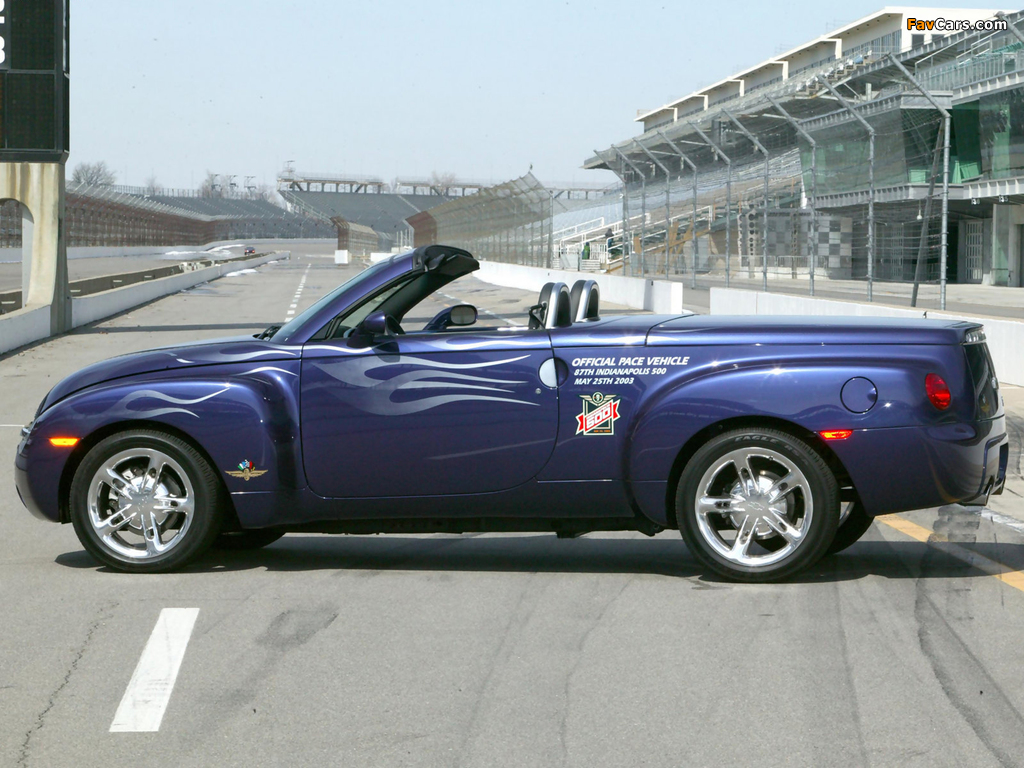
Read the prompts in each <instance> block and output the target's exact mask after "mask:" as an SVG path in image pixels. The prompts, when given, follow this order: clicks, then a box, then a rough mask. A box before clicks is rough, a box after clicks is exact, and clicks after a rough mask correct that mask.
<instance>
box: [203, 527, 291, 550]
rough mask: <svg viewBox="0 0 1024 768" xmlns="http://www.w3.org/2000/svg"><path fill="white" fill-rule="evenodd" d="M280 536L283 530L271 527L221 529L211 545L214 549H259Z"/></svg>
mask: <svg viewBox="0 0 1024 768" xmlns="http://www.w3.org/2000/svg"><path fill="white" fill-rule="evenodd" d="M282 536H284V531H276V530H274V529H273V528H257V529H253V530H251V531H222V532H221V533H220V535H218V536H217V538H216V539H214V540H213V546H214V548H215V549H227V550H233V551H245V550H249V549H261V548H263V547H266V546H269V545H270V544H273V543H274V542H275V541H277V540H278V539H280V538H281V537H282Z"/></svg>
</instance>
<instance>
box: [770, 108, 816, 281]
mask: <svg viewBox="0 0 1024 768" xmlns="http://www.w3.org/2000/svg"><path fill="white" fill-rule="evenodd" d="M766 98H767V99H768V101H770V102H771V103H772V106H773V107H775V109H776V110H777V111H778V113H779V114H780V115H782V116H783V117H784V118H786V120H787V121H789V124H790V125H791V126H793V129H794V130H795V131H796V132H797V133H799V134H800V135H801V136H802V137H803V139H804V141H806V142H807V143H808V144H809V145H810V147H811V237H810V241H811V242H810V246H811V247H810V251H811V254H810V255H811V265H810V266H811V271H810V293H811V296H813V295H814V272H815V270H816V269H817V267H818V142H816V141H815V140H814V137H813V136H811V134H809V133H808V132H807V131H805V130H804V129H803V127H802V126H801V125H800V122H799V121H798V120H797V119H796V118H794V117H793V116H792V115H791V114H789V112H787V111H786V110H785V109H784V108H783V106H782V105H781V104H779V102H777V101H776V100H775V99H773V98H772V97H771V96H766ZM801 171H802V169H801ZM826 266H827V262H826Z"/></svg>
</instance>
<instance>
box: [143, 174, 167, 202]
mask: <svg viewBox="0 0 1024 768" xmlns="http://www.w3.org/2000/svg"><path fill="white" fill-rule="evenodd" d="M163 191H164V188H163V187H161V186H160V182H158V181H157V180H156V175H155V174H150V177H149V178H148V179H146V194H147V195H149V196H151V197H152V196H153V195H159V194H160V193H161V192H163Z"/></svg>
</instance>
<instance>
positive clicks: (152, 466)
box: [142, 453, 167, 491]
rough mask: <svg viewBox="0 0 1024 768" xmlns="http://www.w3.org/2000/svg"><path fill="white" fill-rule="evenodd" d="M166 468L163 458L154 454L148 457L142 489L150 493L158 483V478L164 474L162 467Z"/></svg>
mask: <svg viewBox="0 0 1024 768" xmlns="http://www.w3.org/2000/svg"><path fill="white" fill-rule="evenodd" d="M165 466H167V462H166V461H164V458H163V456H161V455H160V454H158V453H155V454H153V455H151V456H150V457H149V464H148V465H147V466H146V479H145V480H144V481H143V485H142V487H143V488H145V489H146V490H147V491H152V490H153V489H154V488H156V487H157V485H159V483H160V476H161V475H163V473H164V467H165Z"/></svg>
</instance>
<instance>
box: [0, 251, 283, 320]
mask: <svg viewBox="0 0 1024 768" xmlns="http://www.w3.org/2000/svg"><path fill="white" fill-rule="evenodd" d="M265 255H267V252H264V253H257V254H256V256H255V257H253V256H234V257H232V258H230V259H194V260H186V261H179V262H177V263H175V264H169V265H168V266H166V267H154V268H151V269H140V270H138V271H136V272H120V273H117V274H114V275H99V276H97V277H85V278H82V279H81V280H73V281H72V282H71V283H70V284H69V285H68V289H69V290H70V292H71V298H73V299H76V298H80V297H82V296H89V295H91V294H94V293H100V292H101V291H111V290H114V289H115V288H124V287H125V286H128V285H134V284H135V283H143V282H146V281H147V280H161V279H163V278H165V277H170V276H171V275H180V274H182V273H183V272H195V271H196V270H198V269H202V268H204V267H210V266H213V265H215V264H228V263H231V262H236V261H245V260H247V259H252V258H257V257H259V256H265ZM19 309H21V291H20V290H16V291H7V292H6V293H0V315H5V314H10V313H11V312H15V311H17V310H19Z"/></svg>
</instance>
